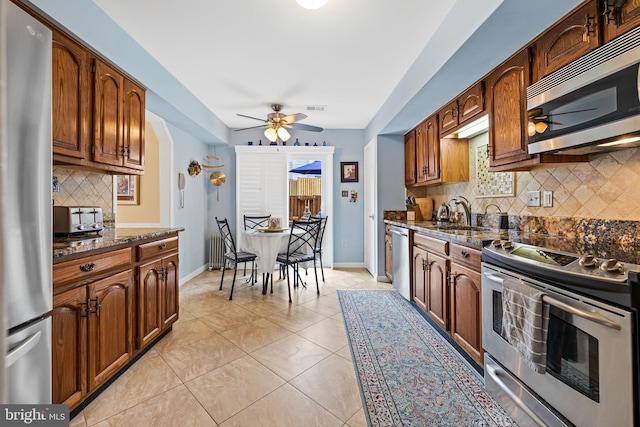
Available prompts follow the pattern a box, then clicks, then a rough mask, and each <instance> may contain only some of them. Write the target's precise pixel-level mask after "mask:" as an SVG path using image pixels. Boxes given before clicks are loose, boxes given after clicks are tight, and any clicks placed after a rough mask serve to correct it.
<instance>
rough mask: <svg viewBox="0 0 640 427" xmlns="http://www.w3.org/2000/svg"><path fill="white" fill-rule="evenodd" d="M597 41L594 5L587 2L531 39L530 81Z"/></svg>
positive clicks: (599, 37) (584, 52)
mask: <svg viewBox="0 0 640 427" xmlns="http://www.w3.org/2000/svg"><path fill="white" fill-rule="evenodd" d="M639 3H640V2H639ZM600 40H601V24H600V19H599V16H598V5H597V3H596V2H595V1H591V2H589V3H587V4H585V5H584V6H582V7H581V8H579V9H578V10H576V11H575V12H573V13H572V14H570V15H568V16H567V17H566V18H564V19H563V20H562V21H560V22H559V23H557V24H556V25H554V26H553V27H551V28H550V29H548V30H547V31H546V32H545V33H544V35H542V37H540V38H539V39H538V40H537V41H536V42H535V44H534V46H535V47H534V67H535V68H534V80H538V79H540V78H542V77H544V76H546V75H548V74H549V73H551V72H553V71H555V70H557V69H558V68H561V67H563V66H565V65H567V64H569V63H570V62H572V61H574V60H576V59H578V58H580V57H581V56H582V55H584V54H586V53H588V52H590V51H592V50H593V49H595V48H597V47H598V46H600Z"/></svg>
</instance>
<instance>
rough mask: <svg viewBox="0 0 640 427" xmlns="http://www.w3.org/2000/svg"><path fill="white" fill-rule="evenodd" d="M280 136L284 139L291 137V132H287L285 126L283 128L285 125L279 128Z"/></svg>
mask: <svg viewBox="0 0 640 427" xmlns="http://www.w3.org/2000/svg"><path fill="white" fill-rule="evenodd" d="M278 136H279V137H280V139H281V140H283V141H286V140H288V139H289V138H291V135H289V132H287V130H286V129H285V128H283V127H279V128H278Z"/></svg>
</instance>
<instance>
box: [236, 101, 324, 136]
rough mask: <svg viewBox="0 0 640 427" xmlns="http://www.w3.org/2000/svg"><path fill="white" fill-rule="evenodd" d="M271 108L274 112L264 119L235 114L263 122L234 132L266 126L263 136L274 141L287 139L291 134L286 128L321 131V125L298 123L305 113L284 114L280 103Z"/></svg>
mask: <svg viewBox="0 0 640 427" xmlns="http://www.w3.org/2000/svg"><path fill="white" fill-rule="evenodd" d="M271 109H272V110H273V111H274V112H273V113H269V114H267V118H266V120H265V119H260V118H257V117H251V116H246V115H244V114H237V115H238V116H240V117H246V118H248V119H253V120H259V121H261V122H263V124H261V125H258V126H251V127H246V128H242V129H236V132H237V131H241V130H247V129H255V128H261V127H264V128H267V129H266V130H265V131H264V136H266V137H267V139H268V140H269V141H271V142H274V141H276V140H277V139H278V138H280V139H281V140H282V141H286V140H288V139H289V138H290V137H291V135H289V132H287V129H286V128H289V129H299V130H307V131H311V132H322V128H321V127H318V126H311V125H305V124H302V123H298V121H299V120H303V119H306V118H307V115H306V114H302V113H297V114H289V115H285V114H284V113H281V112H280V110H282V105H280V104H273V105H271Z"/></svg>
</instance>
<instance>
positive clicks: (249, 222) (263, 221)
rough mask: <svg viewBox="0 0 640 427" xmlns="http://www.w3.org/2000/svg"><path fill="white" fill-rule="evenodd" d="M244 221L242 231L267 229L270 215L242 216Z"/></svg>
mask: <svg viewBox="0 0 640 427" xmlns="http://www.w3.org/2000/svg"><path fill="white" fill-rule="evenodd" d="M242 217H243V219H244V229H245V230H255V229H256V228H267V227H269V220H270V219H271V215H258V216H251V215H243V216H242Z"/></svg>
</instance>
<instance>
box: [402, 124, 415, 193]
mask: <svg viewBox="0 0 640 427" xmlns="http://www.w3.org/2000/svg"><path fill="white" fill-rule="evenodd" d="M415 183H416V131H415V129H411V130H410V131H409V132H408V133H407V134H405V136H404V184H405V185H413V184H415Z"/></svg>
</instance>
